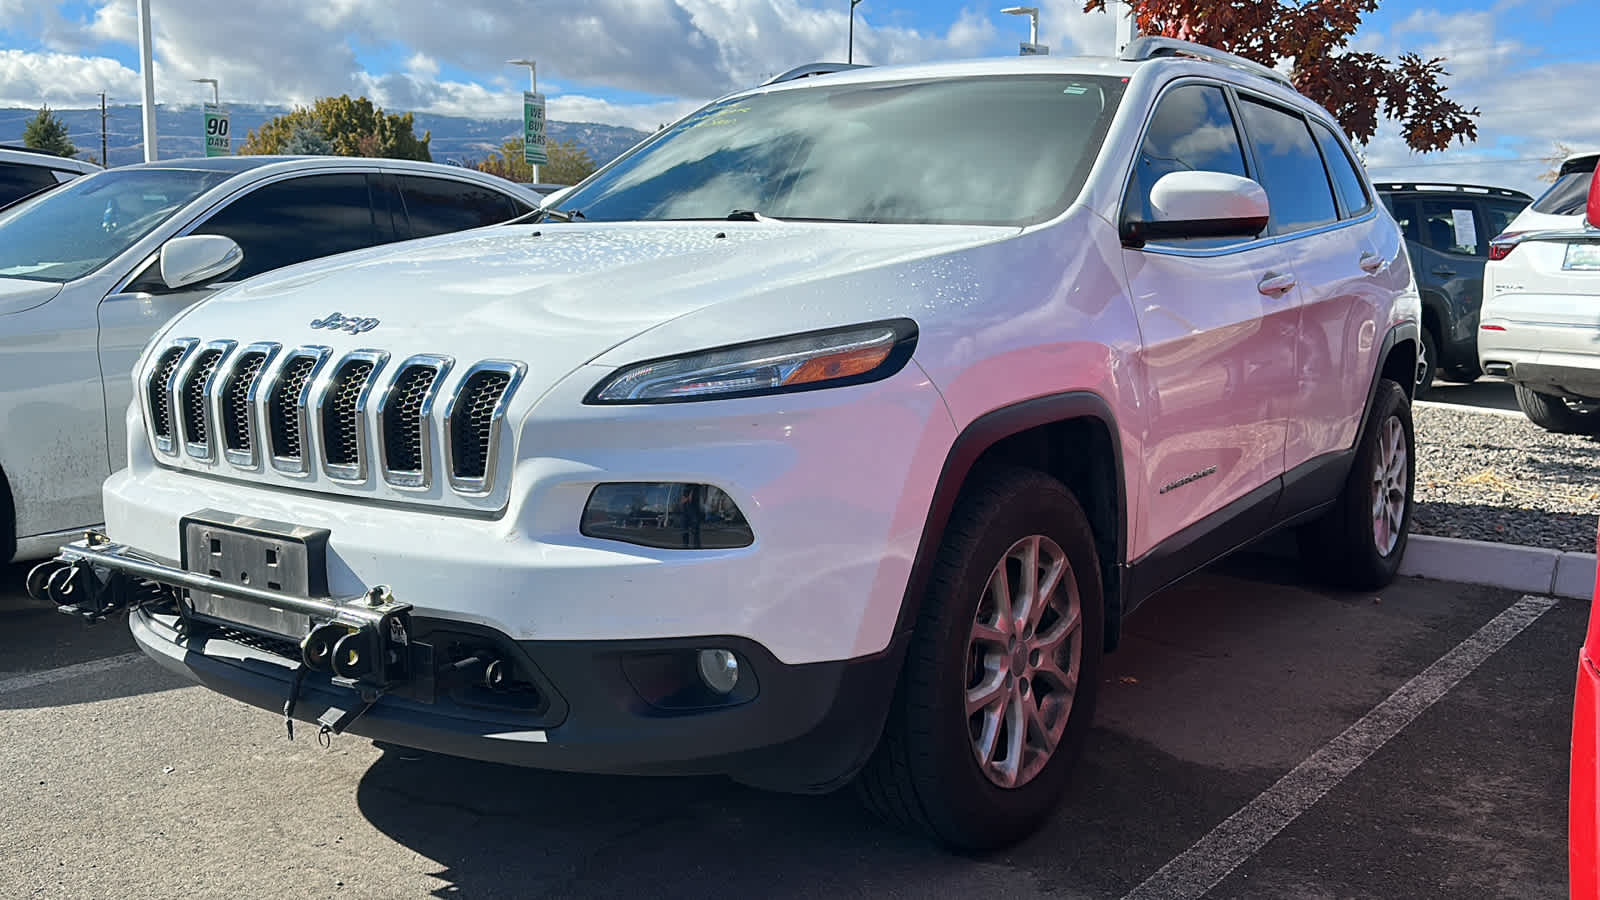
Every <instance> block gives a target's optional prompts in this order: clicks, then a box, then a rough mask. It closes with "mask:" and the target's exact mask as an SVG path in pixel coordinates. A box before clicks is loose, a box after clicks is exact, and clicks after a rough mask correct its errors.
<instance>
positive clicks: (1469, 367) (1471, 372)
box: [1440, 363, 1483, 384]
mask: <svg viewBox="0 0 1600 900" xmlns="http://www.w3.org/2000/svg"><path fill="white" fill-rule="evenodd" d="M1440 377H1441V378H1443V379H1444V380H1445V381H1448V382H1450V383H1451V384H1471V383H1473V382H1474V381H1477V380H1478V379H1479V378H1482V377H1483V369H1481V368H1479V367H1478V364H1477V363H1469V364H1463V365H1459V366H1450V367H1448V368H1446V369H1444V370H1442V371H1441V372H1440Z"/></svg>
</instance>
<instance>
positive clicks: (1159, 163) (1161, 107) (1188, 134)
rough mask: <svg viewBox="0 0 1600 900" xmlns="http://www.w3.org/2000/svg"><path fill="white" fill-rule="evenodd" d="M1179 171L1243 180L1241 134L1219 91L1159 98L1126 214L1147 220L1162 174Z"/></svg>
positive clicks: (1196, 87) (1186, 89)
mask: <svg viewBox="0 0 1600 900" xmlns="http://www.w3.org/2000/svg"><path fill="white" fill-rule="evenodd" d="M1180 171H1185V172H1186V171H1198V172H1225V173H1227V174H1229V175H1238V176H1241V177H1243V176H1244V175H1245V167H1244V151H1243V149H1241V148H1240V146H1239V131H1238V129H1237V128H1236V127H1235V125H1234V121H1233V114H1232V113H1231V112H1229V110H1228V101H1227V99H1226V98H1225V97H1224V96H1223V94H1222V89H1221V88H1218V87H1214V86H1211V85H1203V84H1185V85H1181V86H1179V87H1176V88H1173V89H1172V90H1170V91H1168V92H1167V93H1166V95H1165V96H1163V97H1162V98H1161V100H1160V102H1159V103H1158V104H1157V105H1156V111H1155V115H1153V116H1151V117H1150V127H1149V129H1148V130H1147V131H1146V132H1145V136H1144V143H1143V144H1140V145H1139V155H1138V157H1137V158H1136V159H1135V160H1134V168H1133V178H1132V179H1131V180H1130V182H1129V184H1128V198H1127V203H1126V204H1125V208H1126V212H1125V213H1124V214H1125V215H1127V216H1129V217H1130V218H1133V219H1139V220H1144V221H1148V220H1149V219H1150V218H1151V216H1152V215H1153V214H1154V211H1153V210H1152V209H1151V207H1150V189H1151V188H1153V187H1154V186H1155V183H1156V182H1157V181H1159V180H1161V177H1162V176H1163V175H1166V174H1168V173H1169V172H1180ZM1236 242H1237V241H1236V240H1235V239H1233V238H1227V239H1220V240H1206V241H1182V242H1179V243H1183V244H1184V245H1186V246H1194V245H1196V244H1197V243H1199V244H1216V243H1222V244H1227V243H1236Z"/></svg>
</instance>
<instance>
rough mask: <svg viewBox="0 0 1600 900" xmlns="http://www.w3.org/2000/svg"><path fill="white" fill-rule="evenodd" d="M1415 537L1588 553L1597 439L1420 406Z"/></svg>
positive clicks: (1597, 496) (1596, 508)
mask: <svg viewBox="0 0 1600 900" xmlns="http://www.w3.org/2000/svg"><path fill="white" fill-rule="evenodd" d="M1413 417H1414V419H1415V421H1416V431H1417V506H1416V513H1415V514H1414V517H1413V519H1412V527H1411V530H1412V531H1413V532H1414V533H1417V534H1431V535H1436V536H1439V537H1453V538H1467V539H1469V540H1475V541H1497V542H1500V543H1507V544H1525V545H1528V546H1533V547H1548V548H1551V549H1554V550H1578V551H1582V552H1586V553H1593V552H1594V551H1595V520H1596V515H1597V513H1600V438H1594V437H1578V436H1574V435H1563V434H1550V433H1549V432H1547V431H1545V430H1544V429H1542V428H1539V427H1538V426H1537V425H1534V424H1533V423H1532V422H1529V421H1528V420H1527V419H1525V418H1521V417H1513V416H1505V415H1495V414H1492V413H1483V412H1466V411H1463V410H1456V409H1442V408H1439V407H1424V406H1419V407H1416V408H1414V409H1413Z"/></svg>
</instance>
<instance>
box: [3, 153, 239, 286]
mask: <svg viewBox="0 0 1600 900" xmlns="http://www.w3.org/2000/svg"><path fill="white" fill-rule="evenodd" d="M229 177H230V176H229V173H227V172H192V171H183V170H175V169H125V170H121V171H118V170H115V169H113V170H109V171H106V172H98V173H96V174H94V175H91V176H86V177H83V178H77V179H74V180H73V181H71V182H69V183H67V184H64V185H62V186H61V187H58V188H56V189H54V190H52V191H50V192H49V193H47V194H45V195H44V196H42V197H35V198H34V199H32V200H29V201H26V202H24V203H21V204H18V205H17V206H15V207H13V208H11V209H7V210H4V211H0V277H4V276H14V277H23V278H36V279H39V280H40V281H58V282H61V281H71V280H72V279H74V278H81V277H83V276H84V275H87V274H89V273H90V272H93V271H94V270H96V269H98V268H100V267H101V266H103V265H105V264H106V263H107V262H108V261H110V260H111V259H113V258H115V257H116V256H117V255H118V254H120V253H122V252H123V251H124V250H127V249H128V248H129V247H131V246H133V245H134V244H135V243H137V242H138V241H139V239H140V238H142V237H144V236H145V235H147V234H149V233H150V232H151V231H154V230H155V229H156V228H157V227H158V226H160V225H161V223H162V222H165V221H166V220H167V219H168V217H170V216H171V215H172V214H173V213H175V212H176V211H177V210H178V209H179V208H181V207H182V206H183V205H184V204H186V203H188V202H189V201H191V200H193V199H194V198H196V197H198V196H200V195H201V194H203V193H205V192H206V191H208V190H210V189H211V188H213V187H215V186H217V185H219V184H221V183H222V182H224V181H226V180H227V179H228V178H229Z"/></svg>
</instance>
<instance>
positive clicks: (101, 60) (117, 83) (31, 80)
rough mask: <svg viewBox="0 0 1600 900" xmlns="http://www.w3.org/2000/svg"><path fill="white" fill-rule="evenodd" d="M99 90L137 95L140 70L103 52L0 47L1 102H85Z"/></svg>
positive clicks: (30, 104)
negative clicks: (84, 53) (88, 53)
mask: <svg viewBox="0 0 1600 900" xmlns="http://www.w3.org/2000/svg"><path fill="white" fill-rule="evenodd" d="M101 91H106V92H108V93H111V94H118V95H121V96H123V97H128V96H134V97H136V96H138V93H139V73H138V72H135V71H134V70H132V69H130V68H128V67H127V66H124V65H123V64H122V63H119V62H117V61H116V60H114V59H107V58H106V57H103V56H102V57H83V56H74V55H70V54H65V53H25V52H23V51H21V50H0V106H15V107H26V108H30V109H31V108H37V107H38V106H39V105H40V104H41V103H48V104H50V105H51V106H54V107H72V106H85V105H87V103H88V99H89V98H94V99H95V101H96V102H98V99H99V93H100V92H101Z"/></svg>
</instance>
